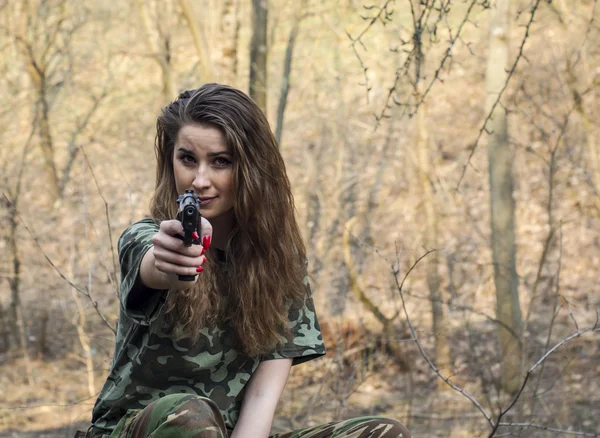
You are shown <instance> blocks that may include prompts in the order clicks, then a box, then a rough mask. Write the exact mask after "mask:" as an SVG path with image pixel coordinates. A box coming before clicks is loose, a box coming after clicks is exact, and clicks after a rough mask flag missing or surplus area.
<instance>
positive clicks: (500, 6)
mask: <svg viewBox="0 0 600 438" xmlns="http://www.w3.org/2000/svg"><path fill="white" fill-rule="evenodd" d="M509 14H510V0H497V1H496V4H495V6H494V5H493V6H492V7H491V8H490V16H489V19H490V30H489V32H490V34H489V54H488V63H487V73H486V88H487V100H486V105H485V116H486V117H487V115H488V114H489V113H490V111H491V109H492V107H493V105H494V103H495V102H496V101H497V100H498V96H499V93H500V90H501V89H502V87H503V86H504V84H505V82H506V80H507V75H508V74H507V67H508V43H509V37H508V35H509V29H508V22H509ZM487 130H488V131H489V132H490V135H489V140H488V160H489V172H490V204H491V205H490V206H491V231H492V233H491V234H492V257H493V264H494V284H495V286H496V318H497V319H498V320H499V321H500V322H501V323H503V324H505V325H506V326H508V327H510V328H511V330H512V331H513V332H514V335H513V334H512V333H511V332H510V331H509V330H507V329H506V328H505V327H503V326H501V325H499V326H498V329H497V330H498V338H499V341H500V351H501V354H502V361H503V363H502V376H501V387H502V388H503V389H504V390H505V391H507V392H510V393H512V392H514V391H516V390H517V389H518V387H519V384H520V360H521V355H520V354H519V352H520V348H519V344H520V341H521V339H520V338H521V332H522V317H521V307H520V305H519V289H518V286H519V283H518V277H517V269H516V244H515V202H514V199H513V174H512V165H513V160H514V153H513V151H512V149H511V147H510V145H509V143H508V123H507V116H506V110H505V109H504V107H503V106H502V105H497V106H496V108H495V110H494V113H493V114H492V117H491V119H490V120H489V121H488V123H487Z"/></svg>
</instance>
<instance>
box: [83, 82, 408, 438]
mask: <svg viewBox="0 0 600 438" xmlns="http://www.w3.org/2000/svg"><path fill="white" fill-rule="evenodd" d="M155 149H156V157H157V160H158V166H157V175H156V190H155V193H154V196H153V198H152V201H151V205H150V213H151V217H150V218H147V219H144V220H141V221H139V222H137V223H135V224H133V225H132V226H130V227H129V228H128V229H127V230H125V232H124V233H123V234H122V235H121V237H120V239H119V245H118V247H119V261H120V264H121V311H120V316H119V322H118V334H117V342H116V346H115V354H114V358H113V363H112V367H111V370H110V374H109V376H108V378H107V380H106V383H105V384H104V387H103V388H102V390H101V392H100V395H99V397H98V400H97V401H96V404H95V406H94V410H93V418H92V423H93V424H92V426H91V427H90V429H89V430H88V432H87V436H88V437H93V438H97V437H103V438H106V437H109V436H110V437H111V438H116V437H154V438H161V437H162V438H167V437H211V438H212V437H215V438H216V437H219V438H221V437H223V438H224V437H231V438H240V437H244V438H266V437H268V436H269V433H270V429H271V423H272V420H273V415H274V412H275V408H276V405H277V402H278V400H279V397H280V395H281V392H282V391H283V388H284V385H285V382H286V380H287V377H288V374H289V371H290V368H291V366H292V365H295V364H300V363H302V362H305V361H308V360H312V359H315V358H317V357H319V356H322V355H324V354H325V346H324V345H323V341H322V337H321V332H320V328H319V323H318V320H317V316H316V314H315V309H314V305H313V301H312V297H311V294H310V289H309V285H308V279H307V276H306V266H305V262H304V261H305V259H306V255H305V248H304V245H303V242H302V239H301V236H300V232H299V229H298V225H297V223H296V221H295V218H294V203H293V198H292V194H291V190H290V184H289V180H288V178H287V175H286V172H285V166H284V163H283V160H282V158H281V155H280V154H279V151H278V149H277V145H276V142H275V139H274V137H273V134H272V132H271V130H270V128H269V124H268V122H267V120H266V118H265V117H264V115H263V113H262V112H261V110H260V109H259V108H258V107H257V106H256V105H255V104H254V103H253V102H252V100H251V99H249V98H248V97H247V96H246V95H245V94H244V93H242V92H240V91H238V90H235V89H233V88H231V87H227V86H223V85H218V84H208V85H204V86H202V87H201V88H199V89H196V90H190V91H186V92H184V93H182V94H181V95H180V96H179V98H178V99H177V100H176V101H174V102H172V103H171V104H169V105H168V106H166V107H165V108H164V109H163V111H162V114H161V115H160V117H159V118H158V121H157V135H156V144H155ZM186 190H193V191H194V193H195V194H196V195H197V196H198V197H199V199H200V211H201V214H202V219H201V227H200V229H199V230H197V234H198V235H196V236H195V237H196V238H198V241H199V242H201V243H202V244H201V245H191V246H185V245H184V243H183V241H182V240H181V238H179V236H180V235H181V234H182V232H183V228H182V224H181V222H180V221H179V220H177V219H174V218H176V216H177V208H178V206H177V198H178V196H179V195H180V194H182V193H184V192H185V191H186ZM179 276H194V277H193V278H194V280H193V281H182V280H180V279H179ZM82 435H83V434H82ZM83 436H86V435H83ZM351 436H352V437H355V436H356V437H358V436H360V437H386V438H392V437H394V438H396V437H399V436H404V437H408V436H409V434H408V431H407V430H406V428H404V426H402V425H401V424H400V423H398V422H396V421H394V420H389V419H385V418H374V417H368V418H359V419H353V420H349V421H345V422H340V423H331V424H327V425H323V426H318V427H313V428H309V429H304V430H302V431H294V432H290V433H288V434H280V435H279V437H288V438H289V437H294V438H295V437H351Z"/></svg>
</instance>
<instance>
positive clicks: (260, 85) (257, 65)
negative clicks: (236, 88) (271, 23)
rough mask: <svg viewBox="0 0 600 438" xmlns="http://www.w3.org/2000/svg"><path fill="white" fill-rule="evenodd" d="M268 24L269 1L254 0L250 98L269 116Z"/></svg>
mask: <svg viewBox="0 0 600 438" xmlns="http://www.w3.org/2000/svg"><path fill="white" fill-rule="evenodd" d="M267 23H268V1H267V0H252V41H251V42H250V97H251V98H252V99H254V101H255V102H256V104H257V105H258V106H259V107H260V108H261V109H262V110H263V112H264V113H265V115H266V114H267Z"/></svg>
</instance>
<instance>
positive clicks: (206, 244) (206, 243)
mask: <svg viewBox="0 0 600 438" xmlns="http://www.w3.org/2000/svg"><path fill="white" fill-rule="evenodd" d="M202 246H203V247H204V248H206V249H208V248H210V236H204V239H202Z"/></svg>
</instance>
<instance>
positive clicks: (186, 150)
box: [177, 148, 195, 155]
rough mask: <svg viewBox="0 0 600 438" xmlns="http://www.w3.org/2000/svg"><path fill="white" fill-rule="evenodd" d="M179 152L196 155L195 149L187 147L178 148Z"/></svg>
mask: <svg viewBox="0 0 600 438" xmlns="http://www.w3.org/2000/svg"><path fill="white" fill-rule="evenodd" d="M177 152H183V153H184V154H190V155H195V154H194V151H191V150H189V149H186V148H177Z"/></svg>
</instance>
